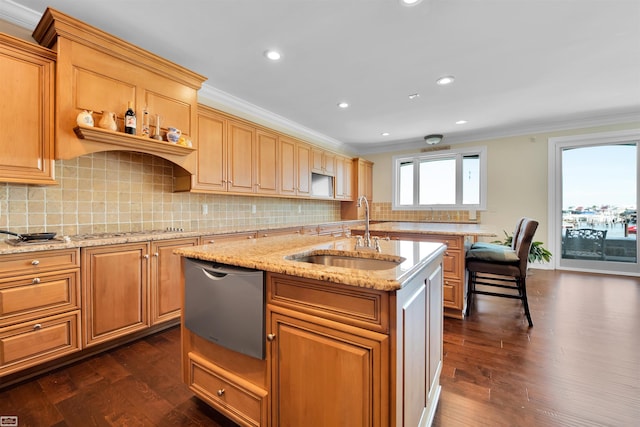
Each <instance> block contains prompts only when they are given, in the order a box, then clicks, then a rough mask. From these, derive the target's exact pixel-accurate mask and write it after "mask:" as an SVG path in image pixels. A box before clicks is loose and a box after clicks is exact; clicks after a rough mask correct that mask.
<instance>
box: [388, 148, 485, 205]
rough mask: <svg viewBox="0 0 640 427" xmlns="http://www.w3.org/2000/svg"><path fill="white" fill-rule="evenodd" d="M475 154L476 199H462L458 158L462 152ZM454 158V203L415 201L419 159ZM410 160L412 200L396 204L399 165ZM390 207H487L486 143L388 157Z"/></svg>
mask: <svg viewBox="0 0 640 427" xmlns="http://www.w3.org/2000/svg"><path fill="white" fill-rule="evenodd" d="M470 155H477V156H478V158H479V161H480V171H479V175H480V176H479V178H480V185H479V186H480V188H479V190H480V202H479V203H477V204H463V203H462V159H463V158H464V157H465V156H470ZM452 157H455V159H456V178H457V179H456V203H455V204H435V205H434V204H432V205H426V204H425V205H421V204H419V201H420V198H419V195H420V176H419V175H420V162H422V161H429V160H439V159H450V158H452ZM407 162H411V163H413V201H414V203H413V204H411V205H401V204H400V191H399V186H400V175H399V174H400V165H401V164H403V163H407ZM392 163H393V165H392V168H393V172H392V181H393V182H392V188H391V192H392V194H391V200H392V205H391V209H392V210H398V211H400V210H486V208H487V147H486V146H478V147H466V148H454V149H448V150H441V151H429V152H421V153H413V154H401V155H397V156H393V160H392Z"/></svg>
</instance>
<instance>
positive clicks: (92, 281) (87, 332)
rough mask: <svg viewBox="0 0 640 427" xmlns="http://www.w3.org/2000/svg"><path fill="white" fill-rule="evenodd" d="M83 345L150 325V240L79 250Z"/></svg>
mask: <svg viewBox="0 0 640 427" xmlns="http://www.w3.org/2000/svg"><path fill="white" fill-rule="evenodd" d="M81 257H82V291H83V305H82V322H83V330H84V342H83V344H84V346H85V347H88V346H92V345H96V344H100V343H103V342H105V341H108V340H111V339H114V338H118V337H122V336H125V335H128V334H131V333H133V332H136V331H140V330H143V329H146V328H148V327H149V324H150V323H149V314H148V311H147V302H148V300H147V298H148V293H149V281H148V275H149V243H147V242H141V243H126V244H118V245H108V246H95V247H86V248H82V249H81Z"/></svg>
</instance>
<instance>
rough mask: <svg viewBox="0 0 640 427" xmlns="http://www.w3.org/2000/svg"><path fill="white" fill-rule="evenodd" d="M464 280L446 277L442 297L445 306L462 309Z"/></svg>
mask: <svg viewBox="0 0 640 427" xmlns="http://www.w3.org/2000/svg"><path fill="white" fill-rule="evenodd" d="M462 294H463V292H462V281H460V280H455V279H448V278H447V277H445V278H444V283H443V287H442V299H443V300H444V306H445V307H448V308H455V309H458V310H462Z"/></svg>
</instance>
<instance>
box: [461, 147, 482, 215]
mask: <svg viewBox="0 0 640 427" xmlns="http://www.w3.org/2000/svg"><path fill="white" fill-rule="evenodd" d="M462 204H464V205H477V204H480V156H478V155H477V154H476V155H473V156H464V157H462Z"/></svg>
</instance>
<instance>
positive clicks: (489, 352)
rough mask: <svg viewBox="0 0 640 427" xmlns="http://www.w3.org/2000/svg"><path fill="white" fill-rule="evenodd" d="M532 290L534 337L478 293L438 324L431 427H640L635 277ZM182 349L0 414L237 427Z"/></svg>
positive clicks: (123, 358) (93, 366) (173, 334)
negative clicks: (187, 373)
mask: <svg viewBox="0 0 640 427" xmlns="http://www.w3.org/2000/svg"><path fill="white" fill-rule="evenodd" d="M528 285H529V296H530V307H531V312H532V316H533V321H534V327H533V328H531V329H529V328H528V327H527V325H526V321H525V319H524V316H523V313H522V309H521V304H520V302H519V301H515V300H507V299H501V298H494V297H487V296H482V295H479V296H475V297H474V298H475V301H476V302H475V303H474V305H473V306H472V314H471V316H470V317H469V318H468V319H466V320H464V321H460V320H453V319H446V320H445V322H444V332H445V333H444V341H445V343H444V370H443V373H442V377H441V383H442V395H441V398H440V403H439V405H438V410H437V412H436V418H435V421H434V425H435V426H444V427H450V426H536V427H537V426H615V427H618V426H621V427H626V426H640V279H638V278H630V277H614V276H603V275H602V276H601V275H587V274H580V273H571V272H555V271H545V270H532V273H531V275H530V277H529V279H528ZM179 346H180V332H179V329H178V328H172V329H169V330H167V331H164V332H161V333H158V334H156V335H153V336H150V337H147V338H145V339H142V340H139V341H136V342H134V343H131V344H128V345H125V346H123V347H119V348H116V349H113V350H110V351H108V352H106V353H103V354H101V355H99V356H95V357H92V358H90V359H87V360H84V361H82V362H78V363H76V364H73V365H71V366H68V367H65V368H62V369H59V370H56V371H54V372H51V373H49V374H46V375H43V376H41V377H38V378H35V379H33V380H30V381H28V382H24V383H21V384H18V385H15V386H11V387H8V388H5V389H0V415H17V416H18V418H19V425H20V426H21V427H25V426H59V427H62V426H82V427H84V426H213V427H218V426H221V427H232V426H234V425H235V424H233V423H231V422H229V421H228V420H226V419H225V418H224V417H222V416H220V415H219V414H218V413H216V412H215V411H214V410H212V409H211V408H209V407H208V406H207V405H206V404H204V403H201V402H200V401H199V400H198V399H196V398H195V397H193V395H192V394H191V393H190V392H189V390H188V389H187V388H186V386H185V385H183V384H182V383H181V381H180V373H179V358H180V355H179ZM0 381H1V380H0ZM296 427H297V426H296ZM299 427H305V426H299ZM331 427H333V426H331Z"/></svg>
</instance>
